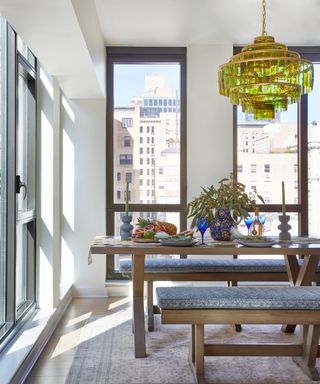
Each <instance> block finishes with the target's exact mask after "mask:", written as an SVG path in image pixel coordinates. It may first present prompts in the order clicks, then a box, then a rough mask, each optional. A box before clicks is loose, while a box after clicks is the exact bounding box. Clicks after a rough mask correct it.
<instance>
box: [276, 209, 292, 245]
mask: <svg viewBox="0 0 320 384" xmlns="http://www.w3.org/2000/svg"><path fill="white" fill-rule="evenodd" d="M279 220H280V223H281V224H280V225H278V229H279V230H280V233H279V240H291V234H290V232H289V231H290V229H291V228H292V227H291V225H290V224H288V223H289V221H290V216H289V215H286V214H282V215H280V216H279Z"/></svg>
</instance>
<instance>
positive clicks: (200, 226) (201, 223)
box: [197, 217, 209, 245]
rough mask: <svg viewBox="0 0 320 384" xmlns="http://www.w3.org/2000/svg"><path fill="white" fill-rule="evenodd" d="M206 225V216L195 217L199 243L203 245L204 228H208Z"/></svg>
mask: <svg viewBox="0 0 320 384" xmlns="http://www.w3.org/2000/svg"><path fill="white" fill-rule="evenodd" d="M208 227H209V220H208V219H207V218H206V217H200V218H199V219H197V228H198V229H199V231H200V233H201V245H205V243H204V241H203V236H204V234H205V232H206V230H207V229H208Z"/></svg>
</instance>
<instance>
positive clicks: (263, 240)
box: [238, 236, 276, 248]
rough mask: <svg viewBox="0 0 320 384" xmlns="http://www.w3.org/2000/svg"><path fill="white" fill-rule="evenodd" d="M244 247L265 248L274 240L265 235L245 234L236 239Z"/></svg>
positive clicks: (271, 244)
mask: <svg viewBox="0 0 320 384" xmlns="http://www.w3.org/2000/svg"><path fill="white" fill-rule="evenodd" d="M238 243H239V244H241V245H244V246H245V247H257V248H267V247H272V246H273V245H275V244H276V241H275V240H273V239H270V238H269V237H265V236H246V237H244V238H242V239H239V240H238Z"/></svg>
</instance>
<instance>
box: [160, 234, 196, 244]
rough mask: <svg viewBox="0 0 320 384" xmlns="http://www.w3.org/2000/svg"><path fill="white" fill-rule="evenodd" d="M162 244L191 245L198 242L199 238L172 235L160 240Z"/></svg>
mask: <svg viewBox="0 0 320 384" xmlns="http://www.w3.org/2000/svg"><path fill="white" fill-rule="evenodd" d="M159 241H160V243H161V245H165V246H171V247H190V246H192V245H195V244H197V242H198V241H197V240H196V239H194V238H193V237H190V236H178V235H176V236H170V237H168V238H167V239H160V240H159Z"/></svg>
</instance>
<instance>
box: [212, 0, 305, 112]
mask: <svg viewBox="0 0 320 384" xmlns="http://www.w3.org/2000/svg"><path fill="white" fill-rule="evenodd" d="M262 9H263V14H262V35H261V36H258V37H256V38H255V39H254V44H251V45H247V46H246V47H244V48H243V49H242V50H241V52H240V53H238V54H237V55H234V56H232V58H231V59H230V61H229V62H228V63H226V64H222V65H221V66H220V67H219V70H218V88H219V93H220V94H221V95H223V96H227V97H229V98H230V101H231V103H232V104H235V105H241V106H242V111H243V112H245V113H253V115H254V118H255V119H256V120H271V119H274V117H275V114H276V113H277V112H282V111H286V110H287V107H288V104H291V103H296V102H298V101H299V100H300V96H301V95H302V94H304V93H308V92H310V91H312V87H313V65H312V62H311V61H308V60H305V59H302V58H301V57H300V55H299V54H298V53H297V52H293V51H289V50H288V48H287V47H286V46H285V45H284V44H279V43H276V42H275V39H274V37H272V36H268V34H267V32H266V2H265V0H262Z"/></svg>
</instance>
